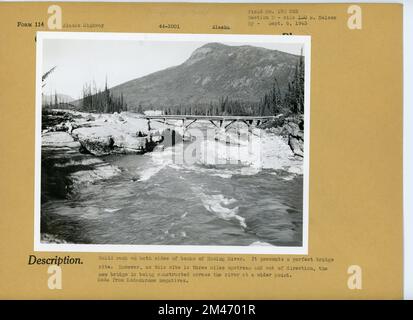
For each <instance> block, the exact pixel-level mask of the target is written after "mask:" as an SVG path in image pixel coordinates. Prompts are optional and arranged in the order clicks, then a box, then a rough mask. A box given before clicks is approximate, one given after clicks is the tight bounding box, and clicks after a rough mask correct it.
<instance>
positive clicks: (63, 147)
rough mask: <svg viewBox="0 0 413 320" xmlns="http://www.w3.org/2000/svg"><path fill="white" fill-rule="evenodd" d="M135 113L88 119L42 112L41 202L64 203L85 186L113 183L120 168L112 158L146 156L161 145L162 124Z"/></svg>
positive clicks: (88, 116)
mask: <svg viewBox="0 0 413 320" xmlns="http://www.w3.org/2000/svg"><path fill="white" fill-rule="evenodd" d="M152 127H153V128H152V130H150V131H149V130H148V127H147V123H146V120H143V119H140V118H138V117H137V116H136V115H134V114H130V113H122V114H117V113H115V114H96V115H95V114H89V113H82V112H76V111H66V110H44V111H43V113H42V198H43V199H44V200H46V199H47V198H48V197H50V196H51V197H55V198H66V197H71V196H72V195H73V194H76V190H77V189H79V188H81V187H82V186H83V185H84V184H88V183H93V182H95V181H98V180H104V179H109V178H112V177H114V176H116V175H118V174H120V173H121V171H120V169H119V168H117V167H115V166H112V165H110V164H108V163H106V162H105V160H104V156H107V155H110V154H142V153H145V152H148V151H152V150H153V148H155V147H156V145H157V144H158V143H160V142H162V141H163V137H164V135H165V131H167V130H169V129H167V128H166V127H164V126H162V125H158V126H157V125H152Z"/></svg>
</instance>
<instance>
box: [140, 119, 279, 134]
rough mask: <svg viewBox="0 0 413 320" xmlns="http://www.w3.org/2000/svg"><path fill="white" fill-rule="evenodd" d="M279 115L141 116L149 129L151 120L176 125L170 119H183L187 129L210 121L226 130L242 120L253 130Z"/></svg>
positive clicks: (184, 126) (183, 125) (218, 127)
mask: <svg viewBox="0 0 413 320" xmlns="http://www.w3.org/2000/svg"><path fill="white" fill-rule="evenodd" d="M279 116H280V115H277V116H201V115H199V116H198V115H157V116H149V115H142V116H141V118H143V119H146V120H147V121H148V130H149V131H150V130H151V121H156V122H160V123H162V124H167V125H176V123H175V124H171V123H168V120H174V121H181V122H182V127H183V128H184V129H185V130H186V129H188V127H189V126H190V125H192V124H194V123H195V122H197V121H207V122H210V123H212V124H213V125H214V127H216V128H217V129H222V128H224V130H225V131H226V130H227V129H228V128H229V127H230V126H231V125H232V124H233V123H235V122H242V123H245V124H246V125H247V126H248V130H251V129H252V127H253V126H259V125H260V124H264V123H266V122H268V121H270V120H274V119H277V118H278V117H279Z"/></svg>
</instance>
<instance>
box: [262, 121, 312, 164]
mask: <svg viewBox="0 0 413 320" xmlns="http://www.w3.org/2000/svg"><path fill="white" fill-rule="evenodd" d="M260 128H261V129H265V130H268V131H269V132H272V133H274V134H276V135H279V136H282V137H284V138H286V139H287V141H288V145H289V146H290V148H291V150H292V152H293V153H294V155H295V156H297V157H301V158H303V157H304V116H303V115H295V116H288V117H286V116H283V115H280V116H279V117H277V119H275V120H273V121H270V122H268V123H265V124H264V125H262V126H260Z"/></svg>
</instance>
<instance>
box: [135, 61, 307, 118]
mask: <svg viewBox="0 0 413 320" xmlns="http://www.w3.org/2000/svg"><path fill="white" fill-rule="evenodd" d="M145 109H146V110H154V109H160V110H162V111H163V112H164V114H166V115H168V114H169V115H172V114H176V115H182V114H190V115H207V116H208V115H219V116H223V115H240V116H243V115H245V116H249V115H260V116H269V115H278V114H281V113H282V114H302V113H304V57H303V55H302V54H301V56H300V57H299V59H298V61H297V63H296V66H295V71H294V75H293V78H292V80H291V81H289V83H288V88H287V90H286V92H284V93H283V92H282V90H281V89H280V85H279V83H278V80H277V78H274V80H273V83H272V85H271V89H270V90H269V91H268V92H267V93H265V94H264V96H263V97H262V98H261V99H260V101H259V102H244V101H238V100H234V99H230V98H229V97H228V96H226V97H221V98H220V99H219V100H218V101H217V102H210V103H198V104H188V105H184V104H180V105H175V106H163V107H159V106H148V107H145V108H144V107H143V106H142V105H139V106H138V107H137V108H134V111H135V112H138V113H144V111H145Z"/></svg>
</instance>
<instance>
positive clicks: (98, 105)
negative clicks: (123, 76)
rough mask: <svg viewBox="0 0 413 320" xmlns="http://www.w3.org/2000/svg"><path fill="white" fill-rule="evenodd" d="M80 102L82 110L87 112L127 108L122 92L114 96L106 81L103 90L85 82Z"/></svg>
mask: <svg viewBox="0 0 413 320" xmlns="http://www.w3.org/2000/svg"><path fill="white" fill-rule="evenodd" d="M81 103H82V110H83V111H87V112H95V113H114V112H122V111H126V110H128V106H127V104H126V102H125V100H124V98H123V93H121V94H120V96H114V95H113V93H111V92H110V90H109V88H108V84H107V81H106V83H105V89H104V90H100V89H97V88H96V86H92V85H91V84H90V83H89V84H85V85H84V86H83V95H82V102H81Z"/></svg>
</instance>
